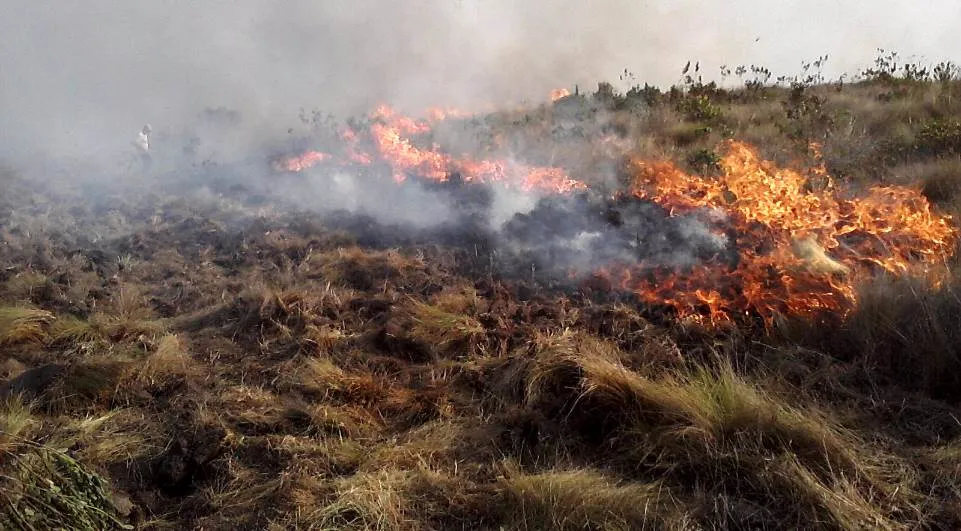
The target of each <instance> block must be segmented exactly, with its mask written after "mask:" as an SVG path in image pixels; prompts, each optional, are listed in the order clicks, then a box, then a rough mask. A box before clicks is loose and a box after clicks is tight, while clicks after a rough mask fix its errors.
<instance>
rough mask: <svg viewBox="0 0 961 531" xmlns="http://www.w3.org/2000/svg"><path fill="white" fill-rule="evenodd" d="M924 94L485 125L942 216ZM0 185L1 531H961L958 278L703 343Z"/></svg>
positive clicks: (499, 119) (890, 92) (375, 250)
mask: <svg viewBox="0 0 961 531" xmlns="http://www.w3.org/2000/svg"><path fill="white" fill-rule="evenodd" d="M944 68H948V70H947V73H946V74H945V73H943V72H945V71H944V70H943V69H944ZM939 72H942V73H940V74H938V75H937V76H933V77H932V76H928V75H919V74H918V71H917V70H916V69H911V68H908V69H900V68H898V69H895V68H890V67H889V63H885V62H883V61H879V63H878V65H877V68H876V69H875V70H873V71H871V72H866V73H865V76H864V79H862V80H861V81H859V82H856V83H847V84H842V83H828V82H824V81H823V80H822V79H819V78H817V77H816V76H815V77H811V78H809V79H804V78H801V79H797V78H795V79H793V84H792V83H791V81H792V80H787V81H786V82H784V83H781V84H779V85H777V86H775V85H773V84H772V83H766V82H761V81H763V80H761V81H755V82H753V83H751V82H749V83H748V84H747V86H745V87H742V88H738V89H735V90H725V89H720V88H718V87H717V86H716V85H712V84H705V83H701V82H699V81H697V80H695V79H692V78H688V79H687V80H686V81H685V82H683V83H681V84H679V86H678V87H676V88H675V89H674V90H671V91H668V92H663V93H662V92H660V91H657V90H655V89H651V88H649V87H648V88H644V87H638V88H637V89H635V90H632V91H630V92H628V93H626V94H618V93H615V92H614V91H613V89H611V88H610V86H608V85H601V86H600V87H599V89H598V90H597V92H596V93H593V94H580V95H576V96H571V97H569V98H567V99H565V100H561V101H559V102H556V103H555V104H553V105H545V106H541V107H537V108H531V109H526V110H523V111H512V112H504V113H497V114H493V115H490V116H487V117H485V119H484V122H485V124H486V126H487V128H488V129H486V130H489V131H494V132H495V133H496V138H495V139H494V140H495V141H496V142H501V143H507V144H510V145H512V146H514V147H515V148H519V147H522V148H523V149H518V151H520V152H523V153H527V154H529V158H530V161H529V162H531V163H534V164H537V163H542V164H545V163H551V164H556V165H560V166H563V167H565V168H567V169H568V170H569V171H570V172H571V173H572V174H573V175H577V176H588V175H595V176H602V177H598V181H599V182H598V183H597V186H610V187H616V186H617V173H616V165H613V166H612V165H611V164H610V160H609V159H608V158H605V156H604V154H603V153H598V152H597V150H596V149H593V148H591V147H590V146H591V142H589V141H585V139H588V140H589V139H590V138H593V137H597V136H598V135H602V134H603V135H607V134H609V133H610V132H612V131H614V132H615V133H616V135H617V137H618V138H619V139H620V140H619V142H621V143H623V144H625V145H627V146H628V148H629V149H630V151H632V152H634V153H638V154H640V155H641V156H645V157H661V158H667V159H670V160H673V161H675V162H677V163H678V164H680V165H682V166H684V167H686V168H688V169H690V170H692V171H697V172H703V173H710V172H711V171H713V169H712V168H713V165H715V164H716V159H717V155H716V153H715V151H714V150H715V148H716V146H717V145H718V143H719V142H720V141H722V140H723V139H724V138H728V137H733V138H739V139H743V140H747V141H749V142H751V143H753V144H755V145H756V146H758V147H759V148H760V149H761V151H762V153H763V154H764V155H765V156H767V157H769V158H771V159H772V160H776V161H780V162H783V163H793V162H796V161H798V160H803V159H804V157H806V156H808V155H807V154H808V143H809V142H812V141H816V142H819V143H821V144H822V146H823V152H824V157H825V161H826V163H827V167H828V170H829V171H830V172H831V173H832V174H834V175H836V176H837V177H838V178H839V179H841V180H842V181H843V182H845V183H846V184H847V185H849V186H852V187H857V186H864V185H868V184H873V183H878V182H881V183H900V184H914V185H917V186H919V187H921V188H922V190H923V191H924V194H925V195H926V196H927V197H928V198H929V199H930V200H931V201H932V202H933V203H934V204H935V205H936V207H937V208H938V209H941V210H943V211H946V212H951V213H959V212H961V122H959V117H961V82H959V81H958V80H957V79H955V76H954V74H955V73H956V72H954V71H953V70H951V69H950V68H949V67H944V66H942V70H939ZM612 167H613V168H614V169H613V170H612ZM612 171H613V173H612ZM607 177H610V178H609V179H608V178H607ZM0 180H2V183H0V186H2V188H0V190H2V191H0V378H2V380H0V381H2V382H3V383H2V384H0V528H10V529H46V528H51V527H53V526H54V525H62V526H66V527H68V528H70V529H98V530H103V529H121V528H125V527H126V526H133V527H134V528H142V529H272V530H280V529H384V530H388V529H390V530H394V529H405V530H406V529H520V530H529V529H571V530H573V529H599V530H600V529H605V530H606V529H625V530H627V529H785V528H792V529H958V528H961V408H959V400H961V331H959V328H958V326H957V323H958V319H959V318H961V298H959V293H961V276H958V275H955V278H956V279H957V280H952V281H949V282H947V283H946V284H945V285H944V286H942V287H941V288H939V289H933V288H931V287H927V286H925V285H924V284H922V283H920V282H917V281H913V280H910V279H881V280H877V281H875V282H872V283H869V284H866V285H864V286H862V287H861V290H862V296H861V301H862V304H861V305H860V307H859V309H858V311H856V312H855V313H854V314H853V315H852V316H850V317H849V318H847V319H845V320H843V321H841V322H837V323H832V324H831V325H830V326H826V325H824V324H821V325H818V326H813V325H811V324H810V323H805V322H801V321H794V320H791V319H785V320H783V322H780V324H779V326H778V327H776V328H775V329H773V330H762V329H759V328H757V327H751V326H747V325H745V326H740V327H721V328H718V329H712V328H705V327H703V326H701V325H698V324H696V323H690V322H680V321H677V320H674V319H671V318H670V316H669V315H662V314H658V313H657V312H652V311H650V309H648V308H645V307H643V306H642V305H638V304H636V303H634V302H632V301H631V300H630V299H629V298H624V297H619V296H614V295H611V296H604V295H603V294H602V295H600V296H598V295H597V294H596V293H587V292H575V293H572V292H569V291H565V292H558V291H554V290H550V289H546V288H545V287H543V286H539V285H537V284H534V285H531V284H530V283H529V282H527V281H526V280H524V279H512V278H498V277H497V276H496V275H493V274H490V272H488V274H478V273H476V272H477V271H482V270H483V267H479V266H477V264H476V263H475V261H476V257H475V258H472V254H471V253H470V252H465V251H463V250H458V249H454V248H446V247H441V246H436V245H418V246H414V245H411V246H402V247H395V248H383V247H379V246H372V245H360V244H358V243H357V240H356V235H352V234H346V233H343V232H341V231H335V230H331V229H330V228H327V227H326V226H325V220H324V219H323V217H322V216H320V215H311V214H307V213H298V214H296V215H291V214H286V213H283V212H281V211H273V210H269V209H268V210H264V209H262V208H259V207H256V208H255V207H251V206H249V205H247V204H245V203H244V201H243V198H242V197H239V198H238V197H229V196H228V197H221V198H220V199H218V200H217V202H212V201H210V200H199V199H195V198H193V199H192V198H184V197H179V196H176V195H173V194H170V193H166V192H162V191H158V192H155V193H150V194H134V193H131V190H139V189H140V188H139V187H141V186H142V183H141V182H139V181H136V180H131V181H129V182H128V183H120V184H117V185H115V186H111V187H109V188H106V189H104V190H103V195H102V196H101V197H100V199H99V200H97V201H92V200H89V195H86V193H85V192H83V191H82V190H81V186H80V185H71V183H70V182H63V181H58V180H53V179H51V180H50V181H39V180H36V179H27V178H22V177H21V176H19V175H18V174H17V173H16V172H12V171H5V172H4V173H3V174H2V175H0ZM238 219H239V220H240V221H238ZM481 259H483V257H481ZM952 267H954V266H953V265H952Z"/></svg>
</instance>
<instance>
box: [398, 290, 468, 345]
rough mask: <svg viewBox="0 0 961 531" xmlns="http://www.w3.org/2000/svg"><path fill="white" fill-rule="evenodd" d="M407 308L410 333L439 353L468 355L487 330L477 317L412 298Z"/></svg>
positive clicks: (408, 331) (415, 338)
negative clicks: (453, 311)
mask: <svg viewBox="0 0 961 531" xmlns="http://www.w3.org/2000/svg"><path fill="white" fill-rule="evenodd" d="M408 311H409V315H410V325H409V328H408V329H407V334H408V336H409V337H410V338H411V339H413V340H415V341H418V342H420V343H422V344H424V345H429V346H430V347H431V348H432V349H434V350H435V351H436V352H438V353H451V354H455V355H461V356H465V355H468V354H469V353H470V352H471V351H472V349H473V348H474V347H475V346H476V344H477V342H478V341H479V340H480V339H481V338H482V337H483V335H484V332H485V330H484V327H483V326H482V325H481V324H480V323H479V322H477V320H476V319H474V318H472V317H470V316H468V315H464V314H459V313H452V312H449V311H446V310H444V309H442V308H441V307H439V306H435V305H431V304H427V303H424V302H419V301H416V300H412V301H410V303H409V310H408Z"/></svg>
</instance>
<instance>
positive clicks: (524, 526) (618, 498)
mask: <svg viewBox="0 0 961 531" xmlns="http://www.w3.org/2000/svg"><path fill="white" fill-rule="evenodd" d="M501 486H502V488H503V490H504V493H505V499H506V502H505V506H504V512H505V515H504V521H505V523H506V524H507V525H508V526H509V528H510V529H519V530H531V529H558V530H570V531H574V530H585V529H596V530H624V531H627V530H633V529H684V528H685V527H686V525H685V524H686V522H685V518H684V517H683V515H682V513H681V512H680V510H679V508H678V506H677V504H676V503H675V502H674V500H673V499H672V497H671V494H670V492H669V491H668V489H666V488H665V487H664V486H663V485H661V484H658V483H623V482H618V481H615V480H612V479H611V478H608V477H605V476H604V475H603V474H601V473H599V472H596V471H593V470H583V469H575V470H556V471H547V472H541V473H537V474H524V473H521V472H519V471H514V472H512V473H509V474H507V475H506V477H504V478H503V479H502V480H501Z"/></svg>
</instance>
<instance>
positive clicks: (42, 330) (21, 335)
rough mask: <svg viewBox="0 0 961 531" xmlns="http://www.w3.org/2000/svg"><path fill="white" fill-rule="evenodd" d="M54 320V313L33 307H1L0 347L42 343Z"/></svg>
mask: <svg viewBox="0 0 961 531" xmlns="http://www.w3.org/2000/svg"><path fill="white" fill-rule="evenodd" d="M54 319H55V318H54V315H53V314H52V313H50V312H48V311H46V310H41V309H38V308H34V307H31V306H5V307H0V346H7V345H15V344H19V343H41V342H43V341H45V340H46V339H47V337H48V331H49V325H50V324H51V323H52V322H53V321H54Z"/></svg>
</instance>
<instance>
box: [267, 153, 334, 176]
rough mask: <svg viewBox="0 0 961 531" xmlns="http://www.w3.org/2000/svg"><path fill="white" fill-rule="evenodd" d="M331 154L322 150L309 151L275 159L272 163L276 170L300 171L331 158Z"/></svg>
mask: <svg viewBox="0 0 961 531" xmlns="http://www.w3.org/2000/svg"><path fill="white" fill-rule="evenodd" d="M330 158H331V157H330V154H328V153H321V152H320V151H307V152H306V153H303V154H301V155H298V156H296V157H290V158H287V159H280V160H275V161H274V162H273V164H272V166H273V168H274V170H275V171H290V172H299V171H304V170H306V169H307V168H310V167H313V166H315V165H316V164H317V163H318V162H322V161H325V160H328V159H330Z"/></svg>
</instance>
